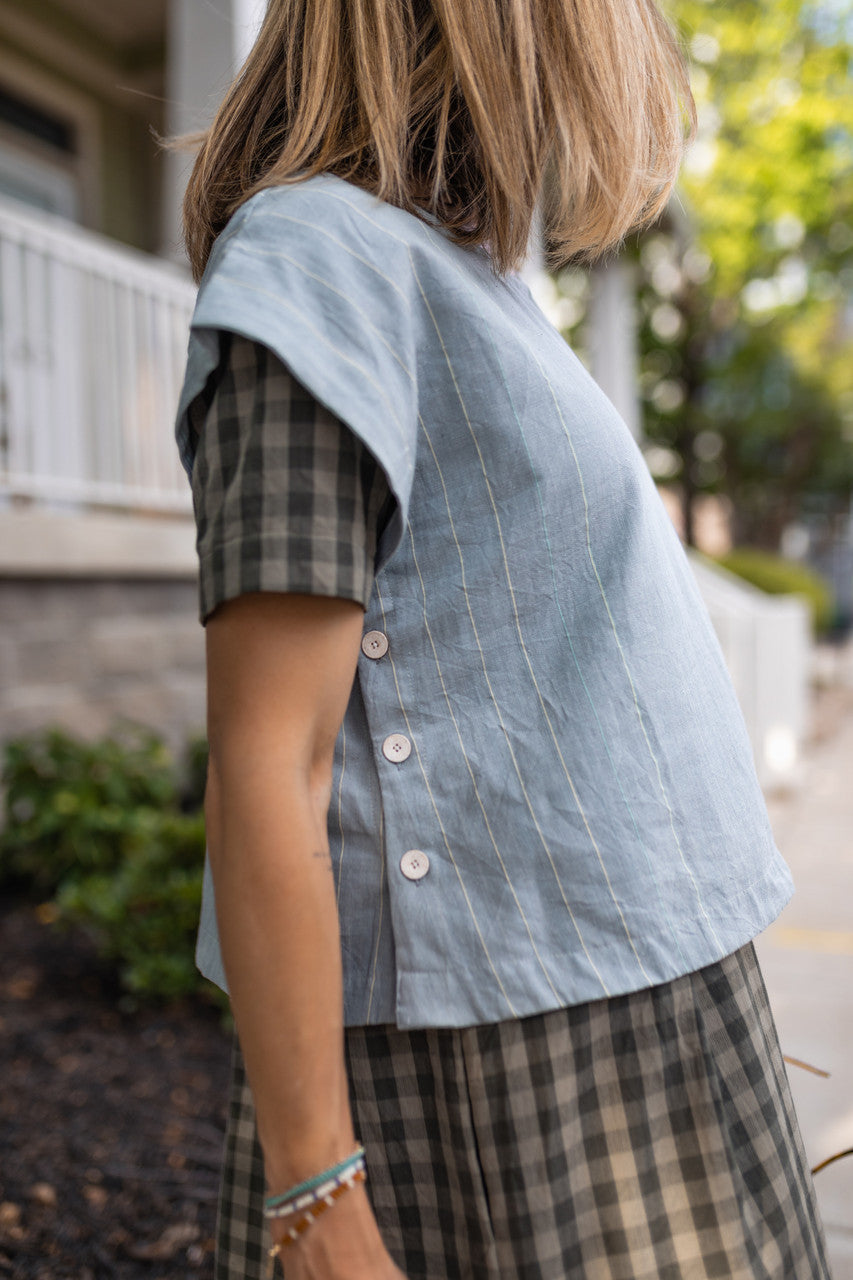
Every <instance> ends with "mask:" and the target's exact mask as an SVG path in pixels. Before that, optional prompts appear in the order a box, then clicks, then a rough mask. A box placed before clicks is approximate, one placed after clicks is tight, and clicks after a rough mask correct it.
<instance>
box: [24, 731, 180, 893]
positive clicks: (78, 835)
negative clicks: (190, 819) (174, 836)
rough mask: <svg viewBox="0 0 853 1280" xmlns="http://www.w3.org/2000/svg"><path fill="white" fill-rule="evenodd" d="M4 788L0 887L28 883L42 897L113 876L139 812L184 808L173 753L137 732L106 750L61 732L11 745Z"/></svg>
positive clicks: (106, 744)
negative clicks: (91, 877)
mask: <svg viewBox="0 0 853 1280" xmlns="http://www.w3.org/2000/svg"><path fill="white" fill-rule="evenodd" d="M2 780H3V785H4V789H5V805H6V820H5V823H4V829H3V831H2V833H0V884H7V885H8V884H9V883H10V882H15V881H21V882H22V883H24V884H27V885H30V886H32V888H33V889H34V890H35V891H36V892H38V893H40V894H46V893H52V892H53V891H54V890H55V889H56V888H57V887H58V886H59V885H60V884H61V883H62V882H63V880H64V879H65V878H66V877H67V876H68V875H70V874H74V875H77V874H79V873H81V872H84V871H104V872H107V871H112V870H113V869H114V868H115V867H116V866H117V865H118V864H119V863H120V862H121V860H122V857H123V855H124V849H125V843H126V840H127V838H128V836H132V835H133V831H134V826H135V824H136V822H137V814H138V812H139V811H140V810H145V809H156V810H162V809H170V808H174V807H175V804H176V801H177V791H176V785H175V778H174V766H173V761H172V758H171V756H170V754H169V752H168V750H167V748H166V747H165V745H164V744H163V742H162V741H161V740H160V739H159V738H158V737H157V736H156V735H155V734H153V733H151V732H150V731H149V730H146V729H143V728H141V727H139V726H136V725H131V724H127V725H125V726H124V727H123V728H122V730H121V731H120V733H118V734H116V735H111V736H109V737H106V738H102V739H101V740H100V741H98V742H84V741H81V740H78V739H76V738H73V737H72V736H71V735H70V734H67V733H65V732H63V731H62V730H60V729H49V730H46V731H44V732H41V733H36V734H31V735H29V736H26V737H23V738H19V739H16V740H14V741H11V742H8V743H7V744H6V747H5V759H4V764H3V774H2Z"/></svg>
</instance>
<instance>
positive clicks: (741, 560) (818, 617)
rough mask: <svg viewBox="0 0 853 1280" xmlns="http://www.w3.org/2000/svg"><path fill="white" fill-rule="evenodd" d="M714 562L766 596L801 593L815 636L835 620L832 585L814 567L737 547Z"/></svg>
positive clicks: (826, 630) (828, 627)
mask: <svg viewBox="0 0 853 1280" xmlns="http://www.w3.org/2000/svg"><path fill="white" fill-rule="evenodd" d="M717 563H718V564H719V565H722V567H723V568H724V569H728V570H729V572H730V573H736V574H737V575H738V577H739V578H744V579H745V580H746V581H747V582H751V583H752V584H753V586H756V587H760V588H761V590H762V591H767V592H768V593H769V594H770V595H800V596H805V598H806V601H807V602H808V605H809V609H810V610H811V616H812V628H813V630H814V633H815V634H816V635H825V634H826V633H827V632H828V631H829V630H830V628H831V627H832V624H833V622H834V620H835V598H834V595H833V591H832V587H831V586H830V584H829V583H828V582H827V581H826V579H825V578H822V577H821V576H820V574H818V573H815V572H814V570H812V569H808V568H806V566H805V565H802V564H799V563H798V562H797V561H795V560H785V559H784V558H783V557H782V556H777V555H773V554H772V553H771V552H769V551H760V550H759V549H758V548H756V547H738V548H736V549H735V550H734V551H730V552H729V553H728V555H725V556H719V557H718V558H717Z"/></svg>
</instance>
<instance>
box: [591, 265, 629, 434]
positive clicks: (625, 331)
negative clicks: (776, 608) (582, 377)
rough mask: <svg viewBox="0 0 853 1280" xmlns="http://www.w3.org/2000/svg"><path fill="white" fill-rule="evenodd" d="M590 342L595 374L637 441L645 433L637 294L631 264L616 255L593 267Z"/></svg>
mask: <svg viewBox="0 0 853 1280" xmlns="http://www.w3.org/2000/svg"><path fill="white" fill-rule="evenodd" d="M590 283H591V286H592V288H591V290H590V301H589V312H588V318H587V345H588V348H589V359H590V365H591V369H592V376H593V377H594V378H595V380H596V382H597V383H598V385H599V386H600V387H601V389H602V391H604V393H605V394H606V395H607V396H608V397H609V398H610V400H612V401H613V403H614V405H615V406H616V408H617V409H618V410H619V412H620V413H621V415H622V417H623V418H624V419H625V421H626V422H627V424H628V426H629V428H630V430H631V434H632V435H633V436H634V438H635V440H638V439H639V438H640V435H641V433H642V420H641V419H642V415H641V411H640V397H639V381H638V375H639V370H638V368H637V352H638V347H637V294H636V279H635V272H634V268H633V266H632V264H631V263H630V262H627V261H625V259H624V258H617V259H616V260H615V261H612V262H608V263H606V264H605V265H603V266H596V267H594V268H593V270H592V275H591V281H590Z"/></svg>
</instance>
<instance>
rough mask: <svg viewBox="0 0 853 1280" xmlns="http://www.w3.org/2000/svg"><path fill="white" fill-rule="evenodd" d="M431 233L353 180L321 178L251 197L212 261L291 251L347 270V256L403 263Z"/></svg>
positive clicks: (223, 236)
mask: <svg viewBox="0 0 853 1280" xmlns="http://www.w3.org/2000/svg"><path fill="white" fill-rule="evenodd" d="M431 230H432V229H431V228H430V227H429V226H428V224H427V223H426V222H421V220H420V219H419V218H417V217H415V216H414V215H412V214H410V213H407V212H405V211H404V210H402V209H398V208H395V207H394V206H392V205H390V204H388V203H387V202H386V201H384V200H380V199H379V198H378V197H376V196H374V195H373V194H372V193H371V192H369V191H366V190H365V189H364V188H362V187H358V186H356V185H355V184H354V183H352V182H347V181H345V180H344V179H343V178H338V177H336V176H335V175H334V174H317V175H315V176H313V177H308V178H300V179H298V180H296V181H293V182H287V183H282V184H279V185H277V186H272V187H265V188H264V189H263V190H262V191H259V192H256V194H255V195H253V196H250V197H249V199H248V200H246V201H244V203H243V204H242V205H241V206H240V207H239V208H238V209H237V210H236V212H235V213H234V214H233V215H232V217H231V219H230V221H229V222H228V224H227V226H226V227H225V229H224V231H223V232H222V234H221V236H220V237H219V239H218V240H217V243H216V246H215V248H214V253H213V259H212V260H213V262H214V263H215V261H216V260H217V259H218V258H219V257H220V256H222V254H223V253H233V252H234V251H235V250H236V251H239V250H246V251H249V252H251V251H252V250H255V251H258V250H266V251H269V252H284V253H286V252H288V251H289V250H292V251H295V252H299V253H300V254H302V255H304V256H306V257H307V258H308V259H311V258H313V257H320V258H323V259H325V260H328V259H329V258H330V257H331V258H334V257H336V256H339V257H341V262H340V264H339V265H341V266H344V267H345V265H346V259H347V258H350V259H355V260H357V259H358V258H362V259H363V258H368V259H371V260H372V259H375V260H376V261H377V262H383V261H384V262H392V263H393V262H395V261H396V262H397V263H400V262H402V260H403V259H405V258H406V257H407V256H408V254H409V250H410V249H411V247H412V246H413V245H414V244H416V243H419V242H421V243H422V242H423V241H424V237H425V235H428V234H430V232H431ZM432 234H434V232H432Z"/></svg>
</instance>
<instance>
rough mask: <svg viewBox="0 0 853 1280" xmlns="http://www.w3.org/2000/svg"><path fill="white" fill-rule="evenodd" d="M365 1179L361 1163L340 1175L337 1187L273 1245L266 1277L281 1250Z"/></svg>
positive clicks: (317, 1201) (318, 1201) (270, 1274)
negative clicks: (351, 1188) (345, 1193)
mask: <svg viewBox="0 0 853 1280" xmlns="http://www.w3.org/2000/svg"><path fill="white" fill-rule="evenodd" d="M366 1178H367V1173H366V1171H365V1168H364V1164H363V1162H362V1164H361V1166H360V1167H359V1168H353V1169H351V1170H349V1172H348V1173H344V1174H343V1175H341V1180H340V1181H339V1182H338V1185H337V1186H336V1187H334V1189H333V1190H331V1191H330V1192H329V1193H328V1195H326V1196H324V1197H323V1199H321V1200H316V1201H315V1202H314V1204H313V1205H312V1206H311V1207H310V1208H309V1209H307V1210H306V1211H305V1213H303V1215H302V1217H301V1218H299V1220H298V1221H297V1222H295V1223H294V1224H293V1226H291V1227H289V1228H288V1231H287V1234H286V1235H285V1237H284V1239H283V1240H279V1242H278V1244H274V1245H273V1247H272V1248H271V1249H270V1251H269V1253H268V1255H267V1258H268V1264H267V1276H268V1277H271V1276H272V1274H273V1269H274V1267H275V1260H276V1258H278V1257H279V1256H280V1254H281V1253H282V1250H284V1249H286V1248H287V1247H288V1246H289V1245H292V1244H295V1242H296V1241H297V1240H298V1239H299V1237H300V1236H301V1235H302V1233H303V1232H305V1231H307V1230H308V1228H309V1227H310V1226H311V1224H312V1222H314V1221H315V1220H316V1219H317V1218H319V1217H320V1215H321V1214H322V1213H325V1212H326V1210H327V1209H331V1207H332V1205H333V1204H334V1203H335V1201H336V1200H339V1199H340V1197H341V1196H342V1195H343V1194H344V1192H346V1191H349V1189H350V1187H353V1186H355V1184H356V1183H357V1182H364V1181H365V1180H366Z"/></svg>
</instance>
